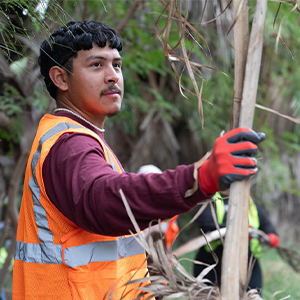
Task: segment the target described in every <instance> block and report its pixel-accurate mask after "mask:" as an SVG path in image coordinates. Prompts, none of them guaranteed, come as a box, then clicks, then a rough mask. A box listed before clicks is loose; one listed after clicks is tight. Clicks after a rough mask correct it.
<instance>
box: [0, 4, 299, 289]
mask: <svg viewBox="0 0 300 300" xmlns="http://www.w3.org/2000/svg"><path fill="white" fill-rule="evenodd" d="M288 2H289V1H288ZM291 2H293V1H291ZM182 3H183V7H182V9H183V10H184V9H187V10H188V13H189V20H190V22H191V23H192V24H193V25H194V26H195V28H197V29H198V30H199V32H200V33H201V34H202V36H203V38H204V39H205V41H206V43H207V44H205V43H204V42H203V41H202V40H197V41H198V43H199V44H200V45H201V46H202V47H203V49H201V48H199V47H198V46H196V45H195V43H194V41H193V40H192V39H186V41H185V44H186V46H187V48H189V49H191V48H192V50H193V53H192V58H193V60H195V61H196V62H198V63H201V64H203V65H207V66H209V67H211V68H212V69H209V68H205V67H202V68H200V69H201V72H202V73H203V82H201V81H199V84H201V83H203V93H202V97H203V100H204V102H203V109H204V127H203V126H202V125H201V121H200V117H199V112H198V102H197V99H196V97H194V96H192V95H188V94H186V95H187V96H188V99H185V98H184V97H183V96H182V95H181V93H180V92H179V89H178V83H177V82H176V78H175V75H174V73H173V71H172V70H171V68H170V64H169V62H168V61H167V59H166V57H165V56H164V51H163V48H162V46H161V44H160V42H159V40H158V39H157V38H156V31H155V23H156V21H157V20H158V18H159V17H160V19H159V22H158V23H157V25H158V27H159V28H162V27H163V25H164V22H165V20H166V16H165V14H162V15H161V13H162V11H163V6H162V4H161V2H160V1H154V0H153V1H151V0H147V1H146V0H136V1H134V0H130V1H129V0H114V1H111V0H110V1H109V0H98V1H92V0H85V1H83V0H72V1H64V0H60V1H40V0H1V1H0V212H1V216H2V219H1V221H3V222H2V223H3V224H5V227H4V229H3V233H4V234H2V238H0V246H2V245H4V242H5V240H6V241H7V240H10V239H12V240H13V238H14V233H15V229H16V224H17V211H16V208H17V207H18V206H19V203H20V198H21V196H20V195H21V192H22V180H23V172H24V167H25V164H26V161H27V155H28V151H29V149H30V146H31V141H32V139H33V136H34V133H35V130H36V128H37V125H38V121H39V119H40V118H41V116H42V115H43V113H45V112H51V111H52V110H53V108H54V107H55V103H54V101H53V100H52V99H51V98H50V97H49V95H48V93H47V92H46V90H45V87H44V84H43V81H42V79H41V77H40V74H39V68H38V64H37V57H38V53H39V50H38V49H39V45H40V43H41V41H42V40H43V39H44V38H46V37H47V36H48V35H49V33H50V32H52V31H53V30H55V29H56V28H58V27H59V26H62V25H63V24H65V23H67V22H68V21H70V20H85V19H92V20H96V21H103V22H107V23H108V24H110V25H111V26H113V27H115V28H117V29H118V30H119V32H120V33H121V35H122V37H123V39H124V50H123V51H122V53H121V54H122V57H123V60H124V65H123V74H124V78H125V97H124V100H123V104H122V112H121V113H120V114H119V115H118V116H117V117H114V118H111V119H109V120H108V121H107V123H106V129H107V134H106V139H107V141H108V142H109V144H110V145H111V146H112V148H113V149H114V151H115V153H116V154H117V156H118V157H119V159H120V160H121V162H122V164H123V166H124V167H125V169H126V170H128V171H133V172H135V171H137V169H138V168H139V166H141V165H143V164H147V163H153V164H155V165H157V166H158V167H160V168H161V169H162V170H165V169H167V168H175V167H176V166H177V165H178V164H189V163H193V162H194V161H196V160H198V159H199V158H200V157H202V156H203V155H204V154H205V153H206V151H207V150H209V149H210V148H211V147H212V146H213V142H214V140H215V139H216V137H217V136H219V134H220V133H221V131H222V130H225V131H227V130H229V129H230V112H231V102H232V95H233V82H234V49H233V48H232V46H231V45H232V44H233V41H232V40H233V36H232V34H233V33H232V31H230V26H231V24H232V22H233V19H232V8H231V7H230V6H229V8H228V9H227V10H226V11H225V12H224V13H222V11H223V10H224V8H225V7H226V5H227V4H228V3H229V1H219V0H212V1H208V2H207V6H206V10H205V12H204V11H203V9H204V7H205V6H204V4H205V1H189V3H188V4H189V5H188V7H185V6H184V5H185V3H186V1H182ZM249 3H250V7H251V3H252V4H254V3H255V1H249ZM278 7H280V10H279V11H278ZM202 13H203V14H202ZM249 13H250V19H251V16H252V15H253V13H254V11H253V8H252V9H250V12H249ZM200 16H201V17H202V18H201V22H200ZM216 17H217V18H216ZM211 20H214V21H211ZM299 22H300V19H299V13H298V12H297V9H294V10H293V5H292V4H291V3H286V4H284V5H281V6H280V4H279V3H278V2H275V1H274V2H273V1H269V2H268V12H267V19H266V29H265V45H264V51H263V60H262V70H261V78H260V84H259V91H258V97H257V102H258V103H259V104H261V105H263V106H265V107H269V108H272V109H274V110H275V111H277V112H280V113H282V114H287V115H290V116H294V117H298V118H300V101H299V97H300V91H299V79H300V70H299V67H298V66H299V58H300V53H299V52H300V48H299V38H298V37H299V35H300V32H299V30H300V29H299ZM200 23H201V24H200ZM278 33H280V37H281V38H282V41H283V42H278V39H277V38H276V37H277V34H278ZM170 37H171V40H170V43H171V44H172V45H175V44H176V43H177V41H178V30H177V28H176V26H175V25H174V26H172V28H171V33H170ZM177 68H178V70H179V71H182V72H183V73H182V74H183V76H182V84H183V85H184V86H185V87H187V88H188V89H191V90H192V84H191V81H190V79H189V77H188V76H187V73H186V71H184V70H183V66H182V65H181V64H179V63H178V64H177ZM253 128H254V129H255V130H257V131H264V132H265V133H266V134H267V140H266V141H265V142H264V143H263V144H262V145H261V146H260V150H261V151H260V156H261V157H260V160H259V166H260V172H259V174H258V176H257V177H256V179H255V180H254V181H253V188H252V193H253V194H254V197H255V198H257V199H258V201H259V202H260V203H262V204H263V205H264V206H265V207H266V208H267V209H268V211H269V214H270V218H271V220H272V221H273V223H274V224H275V225H276V228H277V230H278V232H279V235H280V238H281V240H282V242H283V243H286V244H287V245H291V244H297V243H299V239H300V230H299V228H297V226H296V225H295V224H298V223H299V215H300V214H299V212H300V200H299V196H300V171H299V170H300V155H299V154H300V146H299V145H300V126H299V124H296V123H293V122H291V121H289V120H287V119H285V118H282V117H279V116H278V115H276V114H272V113H269V112H266V111H263V110H258V109H256V113H255V120H254V126H253ZM192 214H193V212H191V213H190V214H186V215H184V216H182V218H181V222H182V223H185V222H186V221H187V220H188V219H190V217H191V215H192ZM195 234H197V233H195V231H194V230H193V229H192V227H191V229H190V231H188V233H187V234H186V235H185V237H186V239H187V238H190V237H192V236H193V235H195ZM184 241H185V239H184V238H182V239H181V240H180V242H184ZM4 269H5V268H4ZM4 269H3V270H4ZM6 269H7V270H8V268H6ZM0 274H1V275H0V283H1V284H2V283H3V279H4V278H5V277H6V275H5V274H4V272H3V271H2V272H1V273H0Z"/></svg>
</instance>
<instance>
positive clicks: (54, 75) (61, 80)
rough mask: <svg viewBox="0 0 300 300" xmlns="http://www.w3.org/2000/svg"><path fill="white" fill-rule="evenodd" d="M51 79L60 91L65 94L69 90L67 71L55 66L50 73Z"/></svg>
mask: <svg viewBox="0 0 300 300" xmlns="http://www.w3.org/2000/svg"><path fill="white" fill-rule="evenodd" d="M49 77H50V78H51V80H52V82H53V83H54V84H55V85H56V86H57V88H58V89H60V90H61V91H64V92H65V91H67V90H68V74H67V71H66V70H64V69H62V68H60V67H58V66H54V67H52V68H51V69H50V71H49Z"/></svg>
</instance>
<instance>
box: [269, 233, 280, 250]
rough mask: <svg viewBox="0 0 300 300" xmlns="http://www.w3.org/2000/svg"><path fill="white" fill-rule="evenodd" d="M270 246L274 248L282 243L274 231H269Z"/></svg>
mask: <svg viewBox="0 0 300 300" xmlns="http://www.w3.org/2000/svg"><path fill="white" fill-rule="evenodd" d="M268 237H269V246H270V247H273V248H277V247H278V246H279V244H280V240H279V237H278V236H277V235H276V234H274V233H269V234H268Z"/></svg>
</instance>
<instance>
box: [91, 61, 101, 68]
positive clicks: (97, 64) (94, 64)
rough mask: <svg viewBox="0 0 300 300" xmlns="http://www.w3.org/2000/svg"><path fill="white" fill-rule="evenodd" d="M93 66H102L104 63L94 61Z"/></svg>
mask: <svg viewBox="0 0 300 300" xmlns="http://www.w3.org/2000/svg"><path fill="white" fill-rule="evenodd" d="M92 66H93V67H101V66H102V64H101V63H100V62H98V61H97V62H94V63H93V65H92Z"/></svg>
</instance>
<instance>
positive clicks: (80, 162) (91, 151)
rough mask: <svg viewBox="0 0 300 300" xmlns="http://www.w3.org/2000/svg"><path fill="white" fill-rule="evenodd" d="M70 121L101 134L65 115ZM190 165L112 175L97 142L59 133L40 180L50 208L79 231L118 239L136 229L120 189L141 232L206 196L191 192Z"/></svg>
mask: <svg viewBox="0 0 300 300" xmlns="http://www.w3.org/2000/svg"><path fill="white" fill-rule="evenodd" d="M57 115H58V116H65V117H69V118H71V119H73V120H75V121H77V122H79V123H81V124H82V125H83V126H85V127H87V128H89V129H91V130H93V131H94V132H96V133H97V134H98V135H99V136H100V138H101V139H102V140H103V141H104V142H105V140H104V134H103V133H101V132H99V131H97V130H96V129H94V128H93V127H91V126H90V125H89V124H87V123H86V122H84V121H82V120H81V119H79V118H77V117H76V116H73V115H71V114H68V113H62V112H60V113H57ZM193 170H194V165H193V164H191V165H187V166H185V165H182V166H178V167H177V168H176V170H167V171H165V172H163V173H162V174H134V173H128V172H124V173H122V174H119V173H117V172H116V171H114V170H113V169H112V167H111V165H110V164H108V163H107V162H106V160H105V158H104V152H103V149H102V147H101V146H100V144H99V142H98V141H96V140H95V139H94V138H92V137H91V136H87V135H84V134H79V133H66V134H63V135H62V136H61V137H60V138H59V139H58V140H57V142H56V143H55V144H54V145H53V147H52V148H51V150H50V151H49V154H48V155H47V157H46V159H45V161H44V164H43V180H44V183H45V188H46V192H47V195H48V197H49V198H50V200H51V201H52V202H53V204H54V205H55V206H56V207H57V208H58V209H59V210H60V211H61V212H62V213H63V214H64V215H65V216H66V217H67V218H69V219H70V220H71V221H72V222H74V223H75V224H76V225H77V226H79V227H80V228H82V229H84V230H87V231H90V232H93V233H98V234H102V235H111V236H119V235H123V234H128V233H129V229H130V230H132V231H134V228H133V226H132V223H131V221H130V219H129V217H128V215H127V212H126V210H125V207H124V204H123V201H122V199H121V195H120V192H119V190H120V189H122V191H123V192H124V195H125V197H126V200H127V202H128V203H129V205H130V207H131V210H132V212H133V214H134V216H135V218H136V220H137V222H138V224H139V226H140V228H141V229H144V228H146V227H148V226H149V222H150V221H151V220H157V219H165V218H169V217H172V216H174V215H177V214H180V213H184V212H187V211H189V210H190V209H191V208H192V207H194V206H195V205H196V204H197V203H198V202H200V201H201V200H204V199H207V198H209V196H208V195H205V194H204V193H203V192H202V191H201V189H200V188H199V189H198V190H196V192H195V193H194V194H193V195H192V196H190V197H186V198H185V193H186V191H187V190H189V189H192V187H193V185H194V182H195V179H194V177H193Z"/></svg>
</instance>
